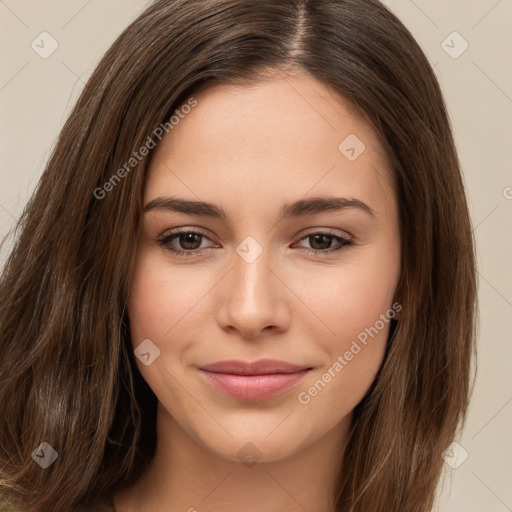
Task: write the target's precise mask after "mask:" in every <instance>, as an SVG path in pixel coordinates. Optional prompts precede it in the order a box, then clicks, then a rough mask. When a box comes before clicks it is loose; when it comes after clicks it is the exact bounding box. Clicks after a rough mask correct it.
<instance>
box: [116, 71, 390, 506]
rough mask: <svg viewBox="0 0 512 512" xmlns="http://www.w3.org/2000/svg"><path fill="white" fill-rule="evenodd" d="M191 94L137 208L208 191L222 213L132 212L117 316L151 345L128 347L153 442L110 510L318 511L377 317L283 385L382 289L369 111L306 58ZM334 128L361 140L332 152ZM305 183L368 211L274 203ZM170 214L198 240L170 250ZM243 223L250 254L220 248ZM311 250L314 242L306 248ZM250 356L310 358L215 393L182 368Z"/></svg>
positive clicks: (384, 332) (384, 185)
mask: <svg viewBox="0 0 512 512" xmlns="http://www.w3.org/2000/svg"><path fill="white" fill-rule="evenodd" d="M194 97H195V98H196V99H197V101H198V104H197V106H196V107H195V108H193V109H192V111H191V112H190V113H189V114H188V115H187V116H186V117H185V118H184V119H182V120H181V121H180V123H179V124H178V125H177V126H176V127H174V129H173V130H172V131H171V132H170V133H169V134H168V135H166V136H165V137H164V138H163V140H162V142H161V143H160V144H159V145H158V147H157V148H156V149H155V150H154V151H155V153H154V154H153V159H152V161H151V165H150V168H149V171H148V176H147V183H146V187H145V192H144V205H147V204H148V203H149V202H150V201H152V200H153V199H155V198H158V197H165V196H174V197H176V198H181V199H189V200H193V201H207V202H210V203H214V204H215V205H217V206H219V207H222V208H223V209H224V210H225V212H226V214H227V218H226V219H224V220H222V219H214V218H210V217H205V216H200V215H197V214H194V215H191V214H185V213H181V212H173V211H169V210H166V209H163V208H162V209H154V210H151V211H148V212H146V213H145V214H144V219H143V222H142V226H141V233H140V240H139V244H138V247H137V259H136V267H135V274H134V281H133V287H132V290H131V295H130V300H129V317H130V324H131V332H132V342H133V347H134V348H136V347H137V346H138V345H139V344H140V343H141V342H142V340H145V339H150V340H152V342H153V343H154V344H155V345H156V346H157V347H158V348H159V350H160V356H159V357H158V358H156V359H155V360H154V362H152V363H151V364H150V365H149V366H145V365H143V364H142V363H141V362H140V361H139V360H138V359H137V364H138V367H139V369H140V371H141V373H142V375H143V377H144V379H145V380H146V381H147V382H148V384H149V386H150V387H151V389H152V390H153V391H154V393H155V394H156V396H157V397H158V399H159V406H158V414H157V451H156V455H155V457H154V459H153V461H152V462H151V465H150V467H149V468H148V469H147V471H146V472H145V473H144V474H143V476H142V477H141V479H140V480H139V481H138V482H136V483H135V484H134V485H133V486H131V487H129V488H127V489H124V490H123V491H121V492H119V493H118V494H117V495H115V497H114V503H115V506H116V510H117V511H118V512H121V511H122V512H131V511H135V510H139V511H141V510H142V511H146V510H147V511H149V510H151V511H153V512H160V511H162V512H163V511H166V512H169V511H171V512H173V511H190V512H193V511H194V510H197V511H198V512H206V511H219V510H222V511H223V512H231V511H233V512H234V511H238V510H241V509H243V510H244V511H246V512H256V511H258V512H261V510H265V511H267V512H273V511H275V512H277V511H279V512H283V511H285V512H287V511H290V512H291V511H299V510H300V511H303V510H308V511H309V512H317V511H318V512H319V511H322V512H325V511H326V510H333V505H332V503H331V501H330V499H329V497H330V496H331V495H332V493H333V492H334V489H335V480H336V477H337V472H338V471H339V470H340V469H342V464H341V460H342V455H343V450H344V448H345V446H346V442H347V437H348V434H349V428H350V424H351V420H352V415H353V409H354V407H355V406H356V405H357V404H358V403H359V402H360V401H361V399H362V398H363V396H364V395H365V393H366V392H367V390H368V389H369V388H370V386H371V384H372V382H373V380H374V378H375V374H376V372H377V371H378V369H379V367H380V366H381V364H382V361H383V358H384V353H385V348H386V342H387V338H388V334H389V323H386V324H385V328H383V329H381V330H380V331H379V333H378V335H376V336H374V337H373V338H370V339H369V342H368V344H367V345H366V346H365V347H364V348H363V349H362V350H361V351H360V352H359V353H358V354H357V355H355V356H354V357H353V359H352V360H351V361H348V362H347V365H346V366H344V367H343V369H342V371H340V372H334V373H335V374H336V376H335V377H333V378H332V379H331V380H330V382H329V383H327V384H326V385H325V387H324V388H323V389H322V390H321V391H320V392H318V393H317V395H316V396H314V397H312V398H311V400H310V401H309V403H307V404H302V403H300V402H299V400H298V395H299V393H300V392H304V391H307V390H308V388H310V387H311V386H312V385H313V384H314V383H315V382H316V381H318V379H320V378H321V377H322V375H323V374H325V373H326V372H327V371H328V369H329V368H330V367H331V368H332V365H333V362H334V361H336V358H337V357H338V356H340V355H343V354H344V353H345V352H346V351H348V350H349V348H350V346H351V344H352V342H353V341H354V340H356V338H357V336H358V335H359V334H360V333H361V332H362V331H364V329H365V328H368V327H370V326H374V324H375V322H376V321H377V320H379V318H380V315H381V314H383V313H385V312H386V311H387V310H389V309H390V308H391V306H392V304H393V302H394V296H395V292H396V287H397V283H398V279H399V276H400V230H399V218H398V205H397V199H396V193H395V190H394V182H393V175H392V172H391V169H390V167H389V162H388V161H387V159H386V156H385V153H384V151H383V148H382V146H381V144H380V143H379V140H378V138H377V137H376V135H375V133H374V131H373V130H372V128H371V127H370V126H369V124H367V123H366V122H365V121H364V119H363V118H362V117H361V116H359V115H358V114H357V112H356V111H355V110H354V109H353V108H352V107H351V105H350V104H349V103H348V102H347V101H345V100H343V99H341V98H339V97H338V96H336V95H335V94H334V93H333V92H332V91H331V90H329V89H328V88H327V87H326V86H325V85H323V84H322V83H320V82H318V81H317V80H316V79H314V78H312V77H311V76H310V75H308V74H306V73H302V72H296V73H294V74H293V75H291V76H290V75H284V74H274V75H272V76H269V77H267V79H266V80H262V81H261V82H259V83H258V84H256V85H253V86H249V87H248V86H238V85H233V84H231V85H227V84H222V85H216V86H213V87H210V88H208V89H206V90H204V91H202V92H200V93H199V94H197V95H194ZM349 134H356V135H357V137H358V138H359V139H360V140H361V141H363V142H364V144H365V146H366V149H365V150H364V151H363V152H362V154H361V155H360V156H359V157H358V158H357V159H356V160H355V161H349V160H348V159H347V158H346V157H345V156H344V155H343V154H342V153H341V152H340V150H339V149H338V146H339V144H340V143H341V142H342V141H343V140H344V139H345V138H346V137H347V136H348V135H349ZM318 196H327V197H328V196H337V197H347V198H351V199H358V200H360V201H362V202H364V203H365V204H366V205H368V206H369V207H370V208H371V209H372V210H373V211H374V213H375V215H374V216H372V215H370V214H369V213H368V212H366V211H364V210H363V209H360V208H356V207H349V208H345V209H343V210H340V211H323V212H320V213H315V214H306V215H302V216H300V217H296V218H288V219H280V218H279V211H280V209H281V207H282V205H283V204H284V203H292V202H294V201H297V200H299V199H307V198H311V197H318ZM176 228H193V229H195V230H196V231H201V232H203V233H204V234H205V237H202V238H201V237H199V238H198V239H196V240H195V241H194V239H192V242H190V240H189V239H185V240H184V239H183V237H182V238H181V243H180V239H179V237H176V238H175V239H174V241H173V242H171V243H170V244H169V245H171V246H172V247H174V248H175V249H177V250H181V251H183V252H186V251H187V250H189V251H190V250H192V251H194V250H195V251H196V253H197V252H198V251H201V250H203V249H204V251H205V252H203V254H199V255H195V256H192V257H190V258H180V257H178V256H176V255H173V254H172V253H171V252H169V251H168V250H166V249H165V248H164V247H162V246H161V245H159V244H158V243H157V242H156V240H157V239H158V238H159V237H161V236H162V235H165V234H168V233H169V231H171V230H174V229H176ZM325 230H330V231H333V232H335V234H336V236H344V237H351V240H352V242H353V244H352V245H349V246H345V247H344V248H342V249H341V250H340V251H336V252H330V253H329V252H328V251H329V250H331V251H332V249H333V248H336V247H338V246H339V241H338V240H337V239H336V238H335V237H327V239H320V241H317V242H316V243H315V239H314V237H313V239H312V238H311V237H309V238H308V237H306V235H312V234H314V233H318V232H324V231H325ZM247 236H251V237H253V238H254V239H255V240H256V241H257V243H258V244H259V245H260V246H261V248H262V249H263V252H262V254H261V255H259V257H258V258H257V259H255V260H254V261H252V262H251V263H248V262H247V261H245V260H244V259H243V258H242V257H241V256H240V255H239V253H237V251H236V249H237V247H238V246H239V245H240V244H241V243H242V242H243V241H244V239H245V238H246V237H247ZM187 240H189V241H188V244H187ZM194 243H195V245H194ZM242 246H243V244H242ZM190 248H192V249H190ZM322 248H324V249H326V252H325V253H324V254H325V255H324V256H322V255H321V254H319V255H315V254H308V253H307V252H305V250H307V249H322ZM263 358H271V359H279V360H284V361H287V362H291V363H294V364H298V365H306V366H308V367H312V368H313V369H312V370H311V371H310V372H309V374H308V375H306V377H305V378H304V379H303V380H302V381H301V382H300V383H299V384H298V385H297V386H295V387H294V388H292V389H290V390H288V391H286V392H284V393H282V394H280V395H278V396H276V397H272V398H270V399H266V400H260V401H241V400H236V399H234V398H232V397H229V396H226V395H223V394H221V393H220V392H219V391H217V390H216V389H215V388H213V387H212V386H211V385H210V384H209V383H208V382H207V381H206V379H204V378H203V375H202V374H201V373H200V371H199V370H198V366H201V365H203V364H206V363H213V362H216V361H220V360H226V359H241V360H245V361H255V360H259V359H263ZM331 375H332V370H331ZM247 443H252V445H254V446H255V447H256V449H257V452H256V453H257V457H258V460H257V462H256V464H255V465H252V466H250V467H249V465H248V464H244V463H242V461H241V460H240V458H239V456H238V455H237V454H238V452H239V450H240V449H242V448H243V447H244V446H246V445H247ZM246 449H247V447H246Z"/></svg>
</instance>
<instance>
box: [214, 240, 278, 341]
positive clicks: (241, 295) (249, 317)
mask: <svg viewBox="0 0 512 512" xmlns="http://www.w3.org/2000/svg"><path fill="white" fill-rule="evenodd" d="M273 266H274V265H273V257H272V252H271V251H270V249H267V248H265V249H264V248H263V246H262V245H260V244H259V243H258V242H257V241H256V240H255V239H254V238H252V237H247V238H246V239H245V240H244V241H243V242H241V243H240V244H239V245H238V247H237V249H236V254H234V257H233V269H232V271H231V272H230V273H229V276H227V277H228V283H227V287H228V289H227V292H226V294H225V295H224V300H223V302H222V304H220V305H219V310H218V311H219V321H220V322H221V323H222V324H223V327H225V328H226V327H228V326H229V327H232V328H236V329H237V330H238V331H240V332H241V333H242V334H243V335H244V336H255V335H257V333H258V332H259V331H260V330H263V329H265V328H266V327H270V326H273V327H274V328H279V329H281V328H284V326H285V322H286V320H287V315H286V308H285V305H284V303H283V300H284V297H283V296H282V291H283V290H281V288H280V286H279V280H278V279H276V277H275V275H274V273H273V270H272V267H273Z"/></svg>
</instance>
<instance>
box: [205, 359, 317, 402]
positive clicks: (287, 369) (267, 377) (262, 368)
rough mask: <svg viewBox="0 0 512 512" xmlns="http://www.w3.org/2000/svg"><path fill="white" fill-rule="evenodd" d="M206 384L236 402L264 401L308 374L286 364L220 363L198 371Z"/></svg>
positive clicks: (306, 371)
mask: <svg viewBox="0 0 512 512" xmlns="http://www.w3.org/2000/svg"><path fill="white" fill-rule="evenodd" d="M199 370H200V371H201V373H202V374H203V375H204V376H205V377H206V380H207V382H208V383H209V384H210V385H212V386H213V387H214V388H215V389H217V390H218V391H220V392H221V393H223V394H226V395H229V396H231V397H233V398H235V399H237V400H265V399H267V398H271V397H273V396H277V395H279V394H281V393H284V392H285V391H287V390H288V389H290V388H292V387H294V386H295V385H297V384H298V383H299V382H300V381H301V380H302V379H303V378H304V377H305V376H306V375H307V374H308V373H309V372H310V371H311V370H312V368H311V367H307V366H298V365H294V364H291V363H287V362H285V361H276V360H271V359H264V360H261V361H255V362H252V363H250V362H244V361H219V362H217V363H213V364H208V365H204V366H201V367H200V368H199Z"/></svg>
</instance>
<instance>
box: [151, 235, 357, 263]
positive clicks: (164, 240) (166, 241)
mask: <svg viewBox="0 0 512 512" xmlns="http://www.w3.org/2000/svg"><path fill="white" fill-rule="evenodd" d="M182 234H194V235H198V236H202V237H204V238H208V236H207V235H206V234H205V233H202V232H200V231H195V230H193V229H177V230H175V231H173V232H172V233H168V234H165V235H162V236H160V237H159V238H157V240H156V242H157V244H158V245H160V246H161V247H162V248H163V249H165V250H166V251H169V252H171V253H173V254H175V255H176V256H178V257H180V258H190V257H193V256H199V255H201V254H203V253H204V251H205V249H193V250H188V251H185V250H178V249H174V248H172V247H171V246H170V243H171V242H172V241H173V240H174V239H175V238H177V237H178V236H179V235H182ZM314 235H321V236H327V237H330V238H334V239H336V240H338V241H339V242H340V245H339V247H337V248H336V249H307V248H302V251H304V252H306V253H307V254H313V255H315V256H328V255H329V254H330V253H333V252H338V251H340V250H341V249H344V248H346V247H348V246H350V245H352V244H353V242H352V240H350V239H348V238H345V237H342V236H340V235H337V234H336V233H333V232H332V231H328V230H327V231H315V232H312V233H308V234H307V235H305V236H303V237H302V238H301V239H300V240H299V241H302V240H305V239H307V238H309V237H311V236H314Z"/></svg>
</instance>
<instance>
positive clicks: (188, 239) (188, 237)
mask: <svg viewBox="0 0 512 512" xmlns="http://www.w3.org/2000/svg"><path fill="white" fill-rule="evenodd" d="M199 236H200V235H197V234H195V233H186V234H185V235H181V242H182V243H181V246H182V247H183V248H184V249H190V250H192V249H197V247H194V245H195V244H194V239H195V238H199ZM196 242H197V240H196ZM187 244H192V247H190V246H188V245H187ZM199 245H200V244H199Z"/></svg>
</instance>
